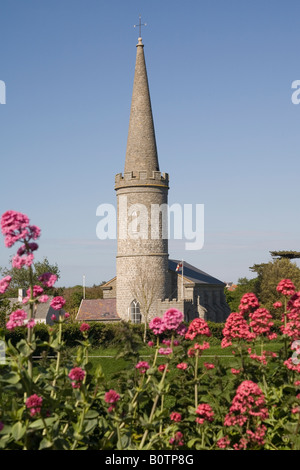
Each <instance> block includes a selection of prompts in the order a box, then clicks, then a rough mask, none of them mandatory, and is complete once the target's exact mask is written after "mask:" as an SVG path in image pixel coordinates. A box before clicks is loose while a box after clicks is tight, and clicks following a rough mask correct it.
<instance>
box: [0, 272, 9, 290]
mask: <svg viewBox="0 0 300 470" xmlns="http://www.w3.org/2000/svg"><path fill="white" fill-rule="evenodd" d="M10 282H11V276H5V277H4V278H3V279H0V294H4V292H5V291H6V290H7V289H8V287H9V284H10Z"/></svg>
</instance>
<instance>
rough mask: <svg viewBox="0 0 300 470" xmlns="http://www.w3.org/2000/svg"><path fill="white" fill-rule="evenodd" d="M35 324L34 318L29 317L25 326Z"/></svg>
mask: <svg viewBox="0 0 300 470" xmlns="http://www.w3.org/2000/svg"><path fill="white" fill-rule="evenodd" d="M35 325H36V322H35V320H34V318H31V319H30V320H28V322H27V323H26V327H27V328H33V327H34V326H35Z"/></svg>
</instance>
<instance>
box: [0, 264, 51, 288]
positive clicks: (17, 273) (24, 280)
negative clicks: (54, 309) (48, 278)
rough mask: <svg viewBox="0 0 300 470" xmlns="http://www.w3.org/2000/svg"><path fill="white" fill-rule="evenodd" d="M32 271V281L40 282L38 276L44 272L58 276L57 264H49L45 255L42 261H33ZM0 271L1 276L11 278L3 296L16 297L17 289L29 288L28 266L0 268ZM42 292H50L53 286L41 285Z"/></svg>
mask: <svg viewBox="0 0 300 470" xmlns="http://www.w3.org/2000/svg"><path fill="white" fill-rule="evenodd" d="M34 267H35V270H34V273H33V283H34V284H40V281H39V280H38V278H39V276H41V275H42V274H44V273H52V274H56V276H57V279H59V278H60V270H59V268H58V266H57V264H50V263H49V261H48V258H47V257H45V258H44V259H43V260H42V261H36V262H35V263H34ZM0 273H1V275H2V276H3V277H5V276H11V278H12V280H11V283H10V288H9V290H8V291H6V293H5V297H16V295H17V292H18V289H28V288H29V285H30V283H29V276H28V268H27V267H25V266H23V267H22V268H21V269H17V268H10V269H9V268H0ZM43 289H44V292H45V293H47V294H51V293H52V292H54V291H55V288H53V287H52V288H49V287H45V286H43Z"/></svg>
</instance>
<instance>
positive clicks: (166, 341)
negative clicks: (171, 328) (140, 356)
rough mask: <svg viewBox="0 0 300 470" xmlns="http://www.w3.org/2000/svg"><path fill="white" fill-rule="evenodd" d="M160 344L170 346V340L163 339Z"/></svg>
mask: <svg viewBox="0 0 300 470" xmlns="http://www.w3.org/2000/svg"><path fill="white" fill-rule="evenodd" d="M162 343H163V344H165V345H166V346H171V340H170V339H163V340H162Z"/></svg>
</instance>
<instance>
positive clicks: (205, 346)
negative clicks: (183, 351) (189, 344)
mask: <svg viewBox="0 0 300 470" xmlns="http://www.w3.org/2000/svg"><path fill="white" fill-rule="evenodd" d="M209 348H210V344H209V343H208V342H207V341H204V343H203V344H198V343H195V344H194V349H196V350H197V349H198V350H199V351H205V349H209Z"/></svg>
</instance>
